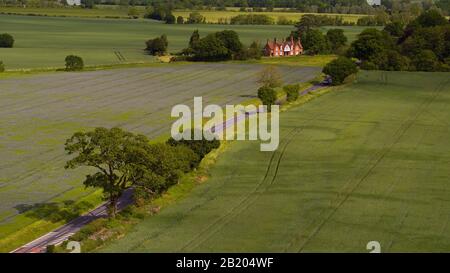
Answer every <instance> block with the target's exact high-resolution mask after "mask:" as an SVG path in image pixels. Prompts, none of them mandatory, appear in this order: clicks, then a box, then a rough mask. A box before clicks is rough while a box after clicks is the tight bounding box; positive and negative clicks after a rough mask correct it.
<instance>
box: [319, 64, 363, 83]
mask: <svg viewBox="0 0 450 273" xmlns="http://www.w3.org/2000/svg"><path fill="white" fill-rule="evenodd" d="M322 72H323V73H325V74H327V75H329V76H330V77H331V80H332V85H340V84H342V83H343V82H344V80H345V78H347V77H348V76H350V75H352V74H354V73H356V72H358V68H357V66H356V64H355V63H354V62H353V61H352V60H350V59H349V58H347V57H339V58H337V59H336V60H333V61H331V62H330V63H328V64H327V65H326V66H325V67H324V68H323V70H322Z"/></svg>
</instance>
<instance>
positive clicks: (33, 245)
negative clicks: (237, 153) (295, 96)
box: [10, 83, 327, 253]
mask: <svg viewBox="0 0 450 273" xmlns="http://www.w3.org/2000/svg"><path fill="white" fill-rule="evenodd" d="M326 87H327V86H326V85H325V84H324V83H319V84H316V85H313V86H311V87H309V88H307V89H305V90H303V91H300V95H301V96H303V95H306V94H308V93H310V92H314V91H317V90H318V89H320V88H326ZM281 103H282V101H277V104H281ZM253 114H256V112H254V113H246V114H243V115H240V116H237V118H233V119H230V120H226V121H225V122H224V123H223V125H222V126H220V127H215V128H214V132H221V131H223V130H225V129H226V128H228V127H229V126H231V125H232V124H233V123H234V122H238V121H240V120H243V119H245V118H246V117H248V116H249V115H253ZM132 202H133V192H132V189H128V190H127V191H125V193H124V194H123V195H122V197H121V198H120V199H119V201H118V203H117V210H118V211H121V210H123V209H124V208H125V207H127V206H128V205H130V204H131V203H132ZM107 215H108V203H107V202H106V203H103V204H102V205H100V206H99V207H97V208H95V209H94V210H92V211H90V212H89V213H86V214H84V215H82V216H80V217H78V218H76V219H74V220H72V221H70V222H69V223H67V224H65V225H64V226H62V227H59V228H58V229H56V230H54V231H52V232H49V233H47V234H45V235H44V236H42V237H39V238H37V239H36V240H34V241H32V242H30V243H28V244H26V245H24V246H21V247H19V248H17V249H15V250H13V251H11V252H10V253H44V252H46V248H47V246H48V245H59V244H61V243H62V242H64V241H66V240H67V239H69V237H70V236H72V235H73V234H75V233H76V232H78V231H79V230H80V229H81V228H82V227H83V226H85V225H87V224H89V223H91V222H92V221H94V220H96V219H99V218H102V217H107Z"/></svg>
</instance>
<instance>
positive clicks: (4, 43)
mask: <svg viewBox="0 0 450 273" xmlns="http://www.w3.org/2000/svg"><path fill="white" fill-rule="evenodd" d="M13 46H14V38H13V36H12V35H11V34H8V33H3V34H0V48H1V47H3V48H12V47H13Z"/></svg>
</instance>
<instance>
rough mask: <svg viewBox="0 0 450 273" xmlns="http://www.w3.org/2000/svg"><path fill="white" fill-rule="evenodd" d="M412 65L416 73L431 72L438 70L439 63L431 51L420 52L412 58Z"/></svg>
mask: <svg viewBox="0 0 450 273" xmlns="http://www.w3.org/2000/svg"><path fill="white" fill-rule="evenodd" d="M412 64H413V65H414V66H415V68H416V70H417V71H428V72H431V71H437V70H438V69H439V62H438V60H437V58H436V54H434V53H433V51H431V50H422V51H421V52H420V53H419V54H417V55H416V56H415V57H414V58H413V60H412Z"/></svg>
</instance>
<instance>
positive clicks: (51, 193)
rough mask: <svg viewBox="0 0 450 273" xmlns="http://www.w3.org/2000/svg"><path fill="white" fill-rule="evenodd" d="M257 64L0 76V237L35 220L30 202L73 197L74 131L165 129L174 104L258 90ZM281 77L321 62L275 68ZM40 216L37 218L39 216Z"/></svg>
mask: <svg viewBox="0 0 450 273" xmlns="http://www.w3.org/2000/svg"><path fill="white" fill-rule="evenodd" d="M261 69H262V66H261V65H253V64H240V65H235V64H195V65H188V64H186V65H182V64H178V65H165V64H160V65H156V64H155V67H146V68H132V69H113V70H104V71H95V72H79V73H65V72H62V73H53V74H43V75H37V76H29V77H20V78H11V79H3V80H0V159H1V160H0V200H2V201H1V204H0V249H2V250H3V251H4V250H5V249H3V248H2V245H1V238H3V237H5V236H7V235H8V234H11V233H13V232H14V231H17V230H18V229H19V228H21V227H23V226H26V225H29V224H30V223H32V222H33V221H36V220H37V219H36V218H27V217H26V216H24V214H21V215H19V212H24V211H25V210H26V209H27V208H28V209H29V208H31V207H32V206H33V205H34V204H36V203H51V202H57V203H58V202H64V201H67V200H78V199H79V198H80V197H83V196H86V195H88V194H90V193H92V190H84V187H83V186H82V183H81V182H82V180H83V178H84V175H86V170H77V171H75V170H69V171H66V170H64V163H65V161H66V160H67V159H68V157H66V156H65V153H64V142H65V140H66V139H67V138H68V137H70V136H71V135H72V134H73V133H74V132H76V131H79V130H87V129H90V128H93V127H97V126H102V127H113V126H120V127H122V128H125V129H127V130H130V131H133V132H139V133H143V134H145V135H147V136H148V137H157V136H161V135H168V134H169V132H170V131H169V129H170V123H171V122H172V120H171V119H170V109H171V107H172V106H173V105H175V104H179V103H184V104H188V105H190V104H192V103H193V97H194V96H203V101H204V103H218V104H225V103H236V102H239V101H243V100H248V98H249V97H252V96H254V95H255V94H256V89H257V83H256V75H257V73H259V71H260V70H261ZM280 69H281V71H282V73H283V75H284V77H285V82H286V83H293V82H303V81H307V80H311V79H312V78H314V77H315V76H316V75H317V73H318V72H319V71H320V68H313V67H311V68H301V67H292V66H285V67H282V66H280ZM38 218H39V217H38Z"/></svg>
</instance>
